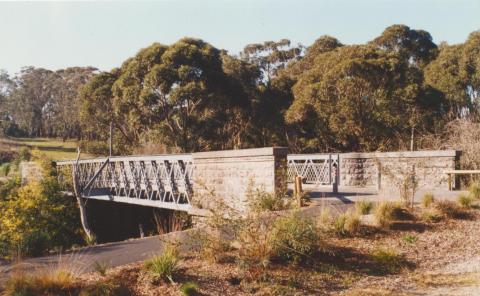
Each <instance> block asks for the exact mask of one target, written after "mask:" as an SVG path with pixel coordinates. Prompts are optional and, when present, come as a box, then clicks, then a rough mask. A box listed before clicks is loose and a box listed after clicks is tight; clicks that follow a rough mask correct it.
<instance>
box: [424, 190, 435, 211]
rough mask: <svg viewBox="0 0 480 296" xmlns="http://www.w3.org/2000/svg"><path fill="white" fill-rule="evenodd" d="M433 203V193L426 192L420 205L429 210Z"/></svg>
mask: <svg viewBox="0 0 480 296" xmlns="http://www.w3.org/2000/svg"><path fill="white" fill-rule="evenodd" d="M434 202H435V198H434V197H433V193H431V192H427V193H425V194H424V195H423V198H422V205H423V207H424V208H429V207H430V206H431V205H432V204H433V203H434Z"/></svg>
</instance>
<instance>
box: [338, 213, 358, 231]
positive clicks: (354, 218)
mask: <svg viewBox="0 0 480 296" xmlns="http://www.w3.org/2000/svg"><path fill="white" fill-rule="evenodd" d="M333 226H334V230H335V233H336V234H337V235H355V234H358V233H360V230H361V226H362V225H361V222H360V217H359V215H358V214H357V213H354V212H351V211H348V212H346V213H344V214H341V215H339V216H338V217H337V218H335V220H334V224H333Z"/></svg>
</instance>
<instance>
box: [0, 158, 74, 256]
mask: <svg viewBox="0 0 480 296" xmlns="http://www.w3.org/2000/svg"><path fill="white" fill-rule="evenodd" d="M36 161H38V162H39V163H40V165H41V166H42V168H43V174H44V177H43V179H42V180H41V181H39V182H31V183H28V184H26V185H24V186H20V184H19V181H18V180H17V179H13V180H11V181H8V182H7V184H5V185H3V186H2V191H3V192H4V193H5V197H4V199H2V200H0V211H1V212H2V215H1V216H0V245H2V246H3V247H2V248H1V249H0V256H6V257H10V256H12V255H14V253H16V252H19V253H20V254H17V255H20V256H21V255H27V256H32V255H40V254H42V253H44V252H46V251H47V250H52V249H58V248H68V247H69V246H71V245H73V244H79V243H81V242H82V238H81V235H80V228H79V222H78V221H79V218H78V213H77V208H76V204H75V202H74V201H73V200H72V199H70V198H65V196H64V195H63V194H61V193H60V186H59V184H58V182H57V178H56V177H55V176H54V172H53V170H52V168H51V165H50V161H49V160H48V159H45V158H41V157H40V158H38V157H37V158H36Z"/></svg>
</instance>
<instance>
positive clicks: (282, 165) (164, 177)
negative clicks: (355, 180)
mask: <svg viewBox="0 0 480 296" xmlns="http://www.w3.org/2000/svg"><path fill="white" fill-rule="evenodd" d="M264 150H265V148H260V149H244V150H236V151H234V150H232V153H231V154H232V155H233V156H229V154H225V153H223V156H222V157H221V158H220V159H219V158H218V156H217V157H215V158H208V159H207V161H205V158H204V155H205V152H202V153H199V154H201V155H202V157H200V158H198V160H197V161H196V162H195V161H194V158H195V157H194V155H195V153H194V154H171V155H151V156H118V157H117V156H115V157H103V158H95V159H85V160H79V161H78V163H77V162H76V161H75V160H70V161H58V162H56V167H57V172H58V176H59V179H60V181H61V183H62V184H66V185H67V186H66V187H68V184H71V183H72V169H73V168H74V167H75V168H76V174H77V175H76V176H77V183H78V185H79V188H80V193H81V195H82V197H83V198H87V199H97V200H104V201H112V202H121V203H128V204H135V205H141V206H149V207H155V208H164V209H170V210H177V211H185V212H198V207H196V206H195V202H194V198H193V194H194V191H195V188H196V187H198V186H196V185H198V184H196V182H195V180H194V178H196V179H205V178H213V177H212V174H209V175H208V174H207V176H205V178H202V172H205V165H207V166H208V167H209V168H210V169H209V170H207V171H216V173H219V172H220V174H215V175H214V176H215V178H217V179H221V180H217V181H218V182H217V183H220V184H226V183H228V182H229V181H228V180H227V179H233V182H232V184H231V187H232V189H231V190H232V191H235V188H233V187H235V186H236V185H240V184H243V183H246V180H248V179H249V178H253V181H259V180H260V182H254V183H256V184H257V185H258V186H262V187H264V185H265V184H263V183H266V184H267V185H268V184H270V183H274V186H273V187H275V186H277V187H278V186H281V185H279V184H276V183H275V182H276V179H278V177H279V176H283V178H286V180H284V183H286V182H293V180H294V178H295V176H302V177H303V178H304V180H305V182H307V183H312V184H318V185H328V184H332V183H333V182H335V180H334V176H335V173H334V169H335V168H336V166H337V165H338V155H330V154H315V155H308V154H304V155H300V154H298V155H288V156H287V154H286V153H284V154H282V155H281V156H280V157H279V155H276V156H275V153H272V151H274V150H270V151H267V152H268V153H267V154H271V155H273V158H272V159H269V160H268V161H267V162H272V165H270V166H267V168H268V170H270V169H271V172H267V173H265V174H263V175H262V174H261V172H262V171H265V155H264V154H266V153H265V151H264ZM238 151H243V152H245V151H247V152H248V153H243V154H242V155H239V152H238ZM259 151H261V152H262V151H263V152H262V153H258V152H259ZM222 152H228V151H222ZM206 153H207V154H208V153H209V152H206ZM211 153H215V152H211ZM259 156H262V157H263V158H261V159H260V158H259V159H256V158H255V157H259ZM243 162H249V163H252V162H253V165H251V166H250V167H248V168H245V165H242V163H243ZM255 162H258V167H257V166H256V165H255ZM226 163H229V165H230V166H231V167H232V164H233V165H234V166H233V167H232V169H230V170H229V171H228V172H227V171H226V170H223V173H222V169H224V166H225V164H226ZM196 164H199V165H200V166H201V167H202V168H198V167H197V168H196ZM235 167H238V169H236V168H235ZM196 171H197V173H196V174H195V172H196ZM259 172H260V173H259ZM214 173H215V172H214ZM203 175H205V174H203ZM240 178H241V180H240ZM223 179H225V180H223ZM197 181H198V180H197ZM262 182H263V183H262ZM206 183H207V184H208V183H209V182H206ZM217 183H212V182H210V184H214V185H213V187H218V186H216V185H215V184H217ZM236 183H237V184H236ZM65 189H66V190H67V188H65ZM212 189H214V190H215V189H216V188H212ZM237 189H238V188H237ZM265 189H267V190H269V191H275V190H276V188H265ZM242 190H245V188H242Z"/></svg>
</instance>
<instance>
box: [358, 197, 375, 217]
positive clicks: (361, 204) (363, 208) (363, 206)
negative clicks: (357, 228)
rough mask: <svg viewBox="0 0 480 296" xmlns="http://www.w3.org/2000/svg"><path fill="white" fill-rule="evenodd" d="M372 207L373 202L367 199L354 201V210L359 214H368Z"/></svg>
mask: <svg viewBox="0 0 480 296" xmlns="http://www.w3.org/2000/svg"><path fill="white" fill-rule="evenodd" d="M372 209H373V202H371V201H369V200H359V201H357V202H356V203H355V210H356V212H357V213H358V214H359V215H368V214H370V212H371V211H372Z"/></svg>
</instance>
